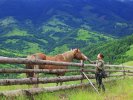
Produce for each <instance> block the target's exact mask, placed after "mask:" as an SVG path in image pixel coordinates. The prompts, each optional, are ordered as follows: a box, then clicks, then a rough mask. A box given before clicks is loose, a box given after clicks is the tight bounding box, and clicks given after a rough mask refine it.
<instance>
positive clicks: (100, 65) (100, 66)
mask: <svg viewBox="0 0 133 100" xmlns="http://www.w3.org/2000/svg"><path fill="white" fill-rule="evenodd" d="M102 64H103V63H102V62H98V64H97V66H96V67H97V68H98V69H100V70H102V69H103V68H102Z"/></svg>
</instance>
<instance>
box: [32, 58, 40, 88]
mask: <svg viewBox="0 0 133 100" xmlns="http://www.w3.org/2000/svg"><path fill="white" fill-rule="evenodd" d="M37 59H38V58H37V57H36V56H35V60H37ZM34 69H39V65H34ZM33 77H35V78H36V79H37V84H35V85H34V87H35V88H38V87H39V85H38V78H39V73H35V72H34V76H33Z"/></svg>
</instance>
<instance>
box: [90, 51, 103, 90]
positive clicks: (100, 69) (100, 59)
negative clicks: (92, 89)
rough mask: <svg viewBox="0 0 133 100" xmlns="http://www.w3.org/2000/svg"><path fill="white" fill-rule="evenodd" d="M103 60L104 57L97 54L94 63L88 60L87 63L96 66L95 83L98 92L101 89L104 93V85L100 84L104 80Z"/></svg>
mask: <svg viewBox="0 0 133 100" xmlns="http://www.w3.org/2000/svg"><path fill="white" fill-rule="evenodd" d="M103 58H104V55H103V54H101V53H99V54H98V55H97V60H96V61H91V60H90V59H88V61H89V62H90V63H91V64H96V73H95V77H96V83H97V85H98V90H99V91H100V90H101V87H102V90H103V92H105V87H104V84H103V82H102V78H105V71H104V60H103Z"/></svg>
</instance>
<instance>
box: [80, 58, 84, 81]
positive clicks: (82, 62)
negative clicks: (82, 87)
mask: <svg viewBox="0 0 133 100" xmlns="http://www.w3.org/2000/svg"><path fill="white" fill-rule="evenodd" d="M83 72H84V61H83V60H81V75H82V78H84V74H83ZM81 83H83V79H81Z"/></svg>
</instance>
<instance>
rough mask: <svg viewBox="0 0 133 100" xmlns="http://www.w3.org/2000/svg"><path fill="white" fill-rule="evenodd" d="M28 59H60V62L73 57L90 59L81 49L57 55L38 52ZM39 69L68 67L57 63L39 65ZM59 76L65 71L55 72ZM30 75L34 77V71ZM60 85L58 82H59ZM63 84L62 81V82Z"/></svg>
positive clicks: (68, 60)
mask: <svg viewBox="0 0 133 100" xmlns="http://www.w3.org/2000/svg"><path fill="white" fill-rule="evenodd" d="M27 58H28V59H41V60H51V61H60V62H72V60H73V59H77V60H88V58H87V57H86V56H85V55H84V54H83V53H82V52H81V51H80V50H79V49H73V50H70V51H67V52H65V53H63V54H58V55H55V56H46V55H45V54H42V53H37V54H34V55H31V56H28V57H27ZM34 67H35V66H34V65H26V68H28V69H33V68H34ZM39 69H67V67H66V66H57V65H39ZM55 74H56V75H57V76H64V75H65V72H62V73H61V72H60V73H55ZM27 76H28V77H33V76H34V73H27ZM57 85H58V83H57ZM60 85H62V82H61V83H60Z"/></svg>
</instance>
